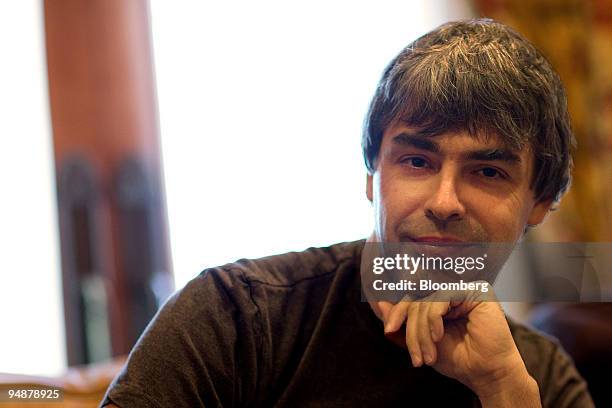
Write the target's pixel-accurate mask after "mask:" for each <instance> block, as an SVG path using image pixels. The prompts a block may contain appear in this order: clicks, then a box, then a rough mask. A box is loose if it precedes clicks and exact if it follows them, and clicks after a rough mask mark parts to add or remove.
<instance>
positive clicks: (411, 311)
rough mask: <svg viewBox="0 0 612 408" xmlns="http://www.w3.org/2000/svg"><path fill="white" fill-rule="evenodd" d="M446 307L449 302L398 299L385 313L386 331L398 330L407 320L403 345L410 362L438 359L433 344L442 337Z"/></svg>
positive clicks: (415, 363)
mask: <svg viewBox="0 0 612 408" xmlns="http://www.w3.org/2000/svg"><path fill="white" fill-rule="evenodd" d="M448 310H449V302H439V301H418V302H410V301H402V302H399V303H397V304H396V305H394V306H393V307H392V308H391V310H390V311H389V312H388V314H387V320H386V322H385V333H391V332H395V331H397V330H399V328H400V327H401V326H402V324H403V323H404V321H406V347H407V349H408V352H409V353H410V358H411V360H412V364H413V365H414V366H415V367H420V366H421V365H423V364H427V365H434V364H435V363H436V361H437V358H438V352H437V346H436V344H435V343H436V342H439V341H440V340H441V339H442V338H443V337H444V322H443V320H442V318H443V316H444V315H445V314H446V313H447V312H448Z"/></svg>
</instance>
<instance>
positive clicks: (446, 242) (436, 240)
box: [401, 235, 466, 246]
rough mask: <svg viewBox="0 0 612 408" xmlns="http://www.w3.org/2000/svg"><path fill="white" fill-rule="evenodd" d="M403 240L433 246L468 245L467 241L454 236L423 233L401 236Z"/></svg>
mask: <svg viewBox="0 0 612 408" xmlns="http://www.w3.org/2000/svg"><path fill="white" fill-rule="evenodd" d="M401 241H402V242H416V243H419V244H424V245H431V246H462V245H466V242H465V241H463V240H461V239H459V238H456V237H452V236H433V235H423V236H420V237H410V236H405V237H401Z"/></svg>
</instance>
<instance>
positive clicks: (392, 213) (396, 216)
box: [374, 172, 427, 229]
mask: <svg viewBox="0 0 612 408" xmlns="http://www.w3.org/2000/svg"><path fill="white" fill-rule="evenodd" d="M374 185H375V186H376V187H375V197H376V201H377V207H379V210H378V216H377V218H378V222H383V224H384V225H385V227H386V228H387V229H393V228H395V227H397V225H398V224H399V223H401V221H402V220H404V219H406V218H408V217H409V216H410V215H412V214H414V213H415V212H417V211H418V210H419V208H422V204H423V202H424V200H425V199H426V197H427V191H425V189H423V188H421V187H422V186H419V184H418V183H411V182H407V181H405V180H401V179H399V178H398V177H393V175H390V174H389V175H387V174H384V173H383V172H381V175H380V177H379V179H378V180H376V179H375V184H374Z"/></svg>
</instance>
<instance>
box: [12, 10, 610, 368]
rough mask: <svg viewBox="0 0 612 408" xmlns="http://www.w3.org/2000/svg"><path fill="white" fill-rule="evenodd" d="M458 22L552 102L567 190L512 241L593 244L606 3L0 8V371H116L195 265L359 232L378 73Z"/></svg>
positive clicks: (604, 128) (605, 106)
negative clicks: (518, 53) (519, 55)
mask: <svg viewBox="0 0 612 408" xmlns="http://www.w3.org/2000/svg"><path fill="white" fill-rule="evenodd" d="M478 16H487V17H492V18H495V19H498V20H500V21H502V22H505V23H507V24H509V25H511V26H513V27H515V28H516V29H517V30H518V31H520V32H521V33H523V34H524V35H525V36H527V37H528V38H529V39H530V40H532V41H533V42H534V43H535V44H536V45H537V46H538V48H540V49H541V50H542V51H543V52H544V54H545V55H546V56H547V57H548V58H549V60H550V61H551V62H552V64H553V65H554V66H555V67H556V69H557V71H558V72H559V74H560V76H561V78H562V80H563V82H564V83H565V86H566V89H567V92H568V100H569V106H570V111H571V115H572V121H573V128H574V131H575V133H576V136H577V139H578V146H579V147H578V149H577V151H576V155H575V172H574V182H573V186H572V189H571V191H570V192H569V193H568V194H567V195H566V197H565V198H564V200H563V202H562V204H561V207H560V210H559V211H557V212H555V213H553V214H552V215H551V216H550V217H549V219H548V221H547V223H546V224H545V225H543V226H541V227H539V228H537V229H536V230H535V231H534V232H532V235H533V237H532V239H534V240H541V241H553V242H610V241H612V187H611V184H610V182H611V181H612V71H611V70H610V69H609V66H610V64H611V63H612V2H611V1H601V0H590V1H581V0H574V1H569V0H539V1H530V2H525V1H519V0H458V1H452V0H435V1H411V2H407V1H387V0H381V1H378V2H376V3H374V2H349V1H335V2H324V1H319V0H316V1H310V2H307V3H294V2H281V1H272V0H263V1H259V2H248V1H242V0H234V1H226V2H222V3H219V2H195V1H187V0H176V1H173V2H168V1H164V0H150V1H147V0H130V1H125V0H87V1H85V0H61V1H51V0H48V1H40V0H22V1H19V2H17V1H0V45H1V50H2V52H3V59H2V63H1V64H0V112H2V114H1V115H0V155H1V157H2V160H0V185H1V186H2V198H1V200H0V251H1V252H0V253H1V254H2V256H1V259H2V262H3V265H2V271H0V324H1V326H0V372H1V373H14V374H23V375H35V376H47V377H57V376H61V375H62V374H63V373H65V372H66V371H67V370H68V368H69V367H73V366H82V365H87V364H92V363H97V362H105V361H109V360H110V359H112V358H114V357H119V358H121V356H124V355H125V354H127V353H128V352H129V350H130V349H131V347H132V345H133V344H134V342H135V341H136V339H137V338H138V336H139V335H140V333H141V332H142V330H143V329H144V327H145V326H146V324H147V323H148V321H149V320H150V319H151V317H152V316H153V315H154V313H155V312H156V310H157V308H158V307H159V306H160V305H161V304H162V303H163V302H164V301H165V299H166V298H167V297H168V296H169V295H170V294H171V293H172V292H173V291H174V290H176V289H179V288H181V287H182V286H183V285H185V283H186V282H187V281H189V280H190V279H191V278H193V277H195V276H196V275H197V274H198V273H199V272H200V271H202V270H203V269H204V268H206V267H210V266H215V265H219V264H223V263H226V262H231V261H234V260H236V259H238V258H243V257H260V256H265V255H270V254H275V253H282V252H286V251H290V250H303V249H305V248H307V247H310V246H321V245H329V244H332V243H335V242H339V241H350V240H356V239H360V238H364V237H366V236H367V235H368V234H369V232H370V231H371V227H372V220H371V218H372V217H371V213H370V206H369V203H368V202H367V200H366V198H365V194H364V190H365V176H366V172H365V166H364V165H363V159H362V156H361V150H360V133H361V125H362V121H363V117H364V114H365V112H366V109H367V105H368V103H369V100H370V98H371V96H372V94H373V92H374V88H375V86H376V83H377V81H378V79H379V76H380V74H381V73H382V70H383V68H384V67H385V65H386V64H387V63H388V62H389V61H390V59H391V58H392V57H394V56H395V55H396V54H397V52H398V51H399V50H401V49H402V48H403V47H404V46H405V45H406V44H407V43H409V42H410V41H412V40H414V39H415V38H417V37H418V36H420V35H422V34H424V33H425V32H427V31H429V30H431V29H433V28H434V27H436V26H438V25H439V24H441V23H443V22H446V21H448V20H453V19H462V18H470V17H478ZM599 306H600V307H602V306H601V305H599ZM510 308H511V309H512V307H510ZM516 310H518V311H517V312H516V313H515V314H516V315H517V316H518V318H519V319H525V320H526V319H527V318H528V317H527V313H526V310H525V308H524V307H521V308H518V309H516ZM567 313H568V312H567V310H565V309H564V312H563V313H562V314H567ZM576 313H578V316H582V317H580V318H579V319H578V321H581V319H582V320H585V319H587V318H586V317H584V316H587V315H586V314H585V313H587V314H588V313H591V312H585V311H584V310H580V311H576ZM597 313H599V314H598V315H597V316H598V317H597V319H599V320H597V324H600V322H603V323H601V324H603V326H602V327H603V328H601V327H600V328H598V330H600V333H601V330H604V334H605V333H607V334H608V335H609V336H611V337H610V338H612V334H610V332H612V323H610V320H605V318H604V320H601V319H600V317H601V316H600V315H601V313H600V311H598V312H597ZM606 313H608V312H606ZM603 315H605V313H604V314H603ZM551 316H552V317H551ZM588 316H591V314H588ZM552 318H554V313H553V315H551V314H550V313H549V314H547V315H546V319H544V320H545V321H550V319H552ZM588 318H589V319H590V318H592V316H591V317H588ZM547 319H548V320H547ZM553 329H554V328H553ZM553 329H551V331H553V332H554V330H553ZM557 329H558V328H557ZM606 330H607V331H606ZM553 334H554V333H553ZM604 337H605V336H604Z"/></svg>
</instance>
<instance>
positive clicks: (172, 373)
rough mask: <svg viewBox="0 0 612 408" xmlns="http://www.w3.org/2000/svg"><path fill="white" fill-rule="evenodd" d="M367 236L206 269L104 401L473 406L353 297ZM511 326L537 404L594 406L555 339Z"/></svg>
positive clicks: (158, 323)
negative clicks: (417, 363) (414, 361)
mask: <svg viewBox="0 0 612 408" xmlns="http://www.w3.org/2000/svg"><path fill="white" fill-rule="evenodd" d="M363 246H364V240H360V241H356V242H350V243H341V244H336V245H332V246H330V247H326V248H310V249H308V250H306V251H304V252H291V253H288V254H283V255H277V256H272V257H267V258H262V259H257V260H244V259H243V260H239V261H237V262H236V263H233V264H228V265H225V266H222V267H219V268H213V269H207V270H205V271H204V272H202V273H201V274H200V275H199V276H198V277H196V278H195V279H193V280H192V281H191V282H189V283H188V284H187V285H186V286H185V287H184V288H183V289H182V290H180V291H178V292H177V293H176V294H175V295H173V296H172V297H171V298H170V299H169V300H168V301H167V302H166V304H165V305H164V306H163V308H162V309H161V310H160V311H159V312H158V314H157V315H156V316H155V318H154V319H153V320H152V322H151V323H150V324H149V326H148V327H147V329H146V330H145V332H144V333H143V335H142V336H141V338H140V340H139V341H138V343H137V344H136V346H135V347H134V349H133V350H132V352H131V354H130V357H129V360H128V362H127V364H126V366H125V367H124V369H123V371H122V372H121V373H120V374H119V375H118V376H117V378H115V380H114V381H113V383H112V384H111V386H110V387H109V389H108V391H107V394H106V397H105V399H104V401H103V402H102V405H101V406H104V405H106V404H108V403H110V402H111V401H112V402H114V403H115V404H116V405H118V406H119V407H121V408H128V407H200V406H206V407H218V406H224V407H230V406H234V407H242V406H254V407H262V406H263V407H271V406H275V407H296V406H318V407H344V406H363V407H368V406H381V407H387V406H389V407H393V406H402V407H406V406H415V407H419V406H453V407H462V406H464V407H471V406H479V402H478V400H477V398H476V396H475V395H474V393H473V392H472V391H471V390H470V389H468V388H467V387H465V386H464V385H462V384H461V383H459V382H458V381H456V380H453V379H451V378H448V377H445V376H443V375H441V374H439V373H437V372H436V371H435V370H433V369H432V368H430V367H420V368H414V367H412V365H411V363H410V357H409V355H408V352H407V351H406V350H404V349H402V348H400V347H397V346H396V345H394V344H392V343H391V342H390V341H389V340H387V339H386V338H385V336H384V334H383V325H382V322H380V321H379V320H378V318H377V317H376V316H375V315H374V313H373V312H372V310H371V308H370V306H369V305H368V304H367V303H365V302H362V301H361V291H360V290H361V288H360V275H359V267H360V258H361V250H362V248H363ZM510 328H511V331H512V335H513V337H514V340H515V342H516V344H517V346H518V349H519V351H520V353H521V355H522V357H523V360H524V361H525V364H526V366H527V369H528V371H529V373H530V374H531V375H532V376H533V377H534V378H535V379H536V381H537V382H538V384H539V387H540V395H541V398H542V402H543V405H544V406H545V407H590V406H592V402H591V398H590V396H589V394H588V391H587V387H586V384H585V382H584V381H583V380H582V378H581V377H580V376H579V375H578V373H577V372H576V369H575V368H574V365H573V364H572V362H571V360H570V359H569V357H568V356H567V355H566V354H565V353H564V352H563V350H562V349H561V348H560V346H559V345H558V344H557V343H556V342H554V341H552V340H551V339H549V338H547V337H544V336H542V335H540V334H538V333H536V332H534V331H532V330H530V329H527V328H526V327H524V326H521V325H518V324H516V323H512V322H510Z"/></svg>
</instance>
